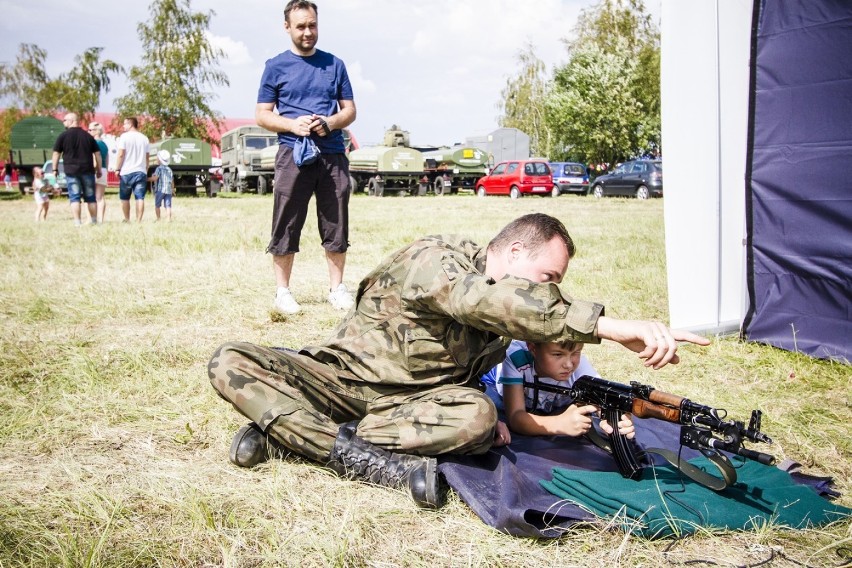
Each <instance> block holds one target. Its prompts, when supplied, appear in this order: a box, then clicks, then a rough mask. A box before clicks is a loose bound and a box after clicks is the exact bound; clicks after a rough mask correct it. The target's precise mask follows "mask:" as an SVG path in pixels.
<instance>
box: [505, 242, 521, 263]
mask: <svg viewBox="0 0 852 568" xmlns="http://www.w3.org/2000/svg"><path fill="white" fill-rule="evenodd" d="M523 251H524V243H522V242H521V241H515V242H513V243H512V244H510V245H509V246H508V247H506V260H508V261H509V262H510V263H511V262H514V261H516V260H518V258H520V256H521V253H522V252H523Z"/></svg>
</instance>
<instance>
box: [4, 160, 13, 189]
mask: <svg viewBox="0 0 852 568" xmlns="http://www.w3.org/2000/svg"><path fill="white" fill-rule="evenodd" d="M3 182H4V183H5V184H6V191H9V190H10V189H12V164H11V163H9V162H6V164H5V165H4V166H3Z"/></svg>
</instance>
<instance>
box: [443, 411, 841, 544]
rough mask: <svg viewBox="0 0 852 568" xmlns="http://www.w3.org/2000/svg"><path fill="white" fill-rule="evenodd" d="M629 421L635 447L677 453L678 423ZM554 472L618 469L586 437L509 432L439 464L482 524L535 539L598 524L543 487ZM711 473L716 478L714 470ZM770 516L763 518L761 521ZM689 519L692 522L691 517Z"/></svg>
mask: <svg viewBox="0 0 852 568" xmlns="http://www.w3.org/2000/svg"><path fill="white" fill-rule="evenodd" d="M633 421H634V424H635V425H636V443H637V445H638V447H639V448H667V449H669V450H672V451H675V452H677V451H678V450H679V449H680V444H679V440H680V427H679V426H677V425H676V424H671V423H668V422H663V421H661V420H652V419H648V420H644V419H641V418H635V417H634V419H633ZM761 446H763V445H762V444H754V445H752V449H755V450H760V451H765V452H769V453H771V452H772V448H771V446H763V447H761ZM681 456H682V458H683V459H688V460H692V459H695V458H697V457H700V454H699V453H698V452H697V451H695V450H691V449H689V448H683V449H682V454H681ZM648 459H651V457H648ZM652 459H653V463H655V464H657V465H665V464H666V462H665V461H664V460H663V459H662V458H660V457H659V456H653V457H652ZM735 459H739V458H735ZM643 465H644V464H643ZM554 468H560V469H562V470H576V471H578V472H579V471H589V472H615V471H616V470H617V468H616V465H615V460H614V459H613V458H612V456H610V455H609V454H607V453H606V452H604V451H603V450H601V449H600V448H598V447H597V446H595V445H593V444H592V443H590V442H589V441H587V440H586V439H584V438H570V437H567V436H521V435H518V434H512V443H511V444H510V445H509V446H507V447H502V448H492V449H491V450H489V451H488V453H486V454H485V455H481V456H452V455H446V456H441V457H440V465H439V471H440V472H441V474H442V475H443V476H444V478H445V479H446V480H447V483H448V484H449V486H450V487H452V488H453V490H454V491H456V492H457V493H458V494H459V496H460V497H461V499H462V500H463V501H464V502H465V503H467V505H468V506H469V507H470V508H471V509H472V510H473V512H474V513H476V515H477V516H479V518H480V519H482V521H483V522H484V523H485V524H487V525H488V526H491V527H494V528H495V529H497V530H500V531H502V532H505V533H508V534H511V535H514V536H523V537H535V538H541V537H544V538H556V537H559V536H561V535H563V534H564V533H565V530H566V529H568V528H570V527H574V526H576V525H578V524H579V523H583V522H591V521H596V520H598V518H597V516H596V515H595V514H594V513H593V512H592V511H591V510H589V509H587V508H584V507H582V506H581V505H579V504H578V503H576V502H574V501H571V500H566V499H562V498H560V497H558V496H556V495H554V494H552V493H550V492H549V491H547V490H546V489H545V488H544V487H543V486H542V483H541V482H542V481H545V480H550V479H551V478H552V477H553V472H554ZM711 473H713V474H714V475H718V472H716V471H712V472H711ZM783 475H785V476H786V475H787V474H783ZM792 476H793V480H794V481H795V482H796V483H801V484H805V485H808V486H810V487H811V488H812V489H813V490H814V491H815V492H816V493H815V494H820V495H826V496H837V495H838V493H836V492H834V491H833V490H832V489H831V479H830V478H815V477H810V476H807V475H802V474H799V473H793V474H792ZM685 482H687V483H691V482H689V480H685ZM630 483H634V482H630ZM637 487H639V486H638V485H637ZM600 494H601V495H603V496H607V495H611V493H610V492H608V491H607V488H606V487H601V488H600ZM820 501H821V500H820ZM821 507H825V508H827V509H832V505H830V504H829V503H828V501H824V504H822V505H820V506H819V507H816V508H815V513H814V515H813V516H812V518H817V514H818V512H819V511H817V510H816V509H819V510H820V511H821V510H822V509H821ZM770 516H771V515H770V514H767V516H766V517H765V518H769V517H770ZM687 520H689V521H692V519H691V518H690V519H687ZM756 526H759V523H756V524H755V527H756Z"/></svg>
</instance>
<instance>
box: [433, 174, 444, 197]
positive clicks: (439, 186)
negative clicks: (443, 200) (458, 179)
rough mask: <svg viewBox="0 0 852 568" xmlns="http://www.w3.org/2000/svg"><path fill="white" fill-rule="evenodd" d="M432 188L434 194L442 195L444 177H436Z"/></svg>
mask: <svg viewBox="0 0 852 568" xmlns="http://www.w3.org/2000/svg"><path fill="white" fill-rule="evenodd" d="M432 189H433V190H434V191H435V195H444V178H443V177H441V176H438V177H436V178H435V184H434V186H433V187H432Z"/></svg>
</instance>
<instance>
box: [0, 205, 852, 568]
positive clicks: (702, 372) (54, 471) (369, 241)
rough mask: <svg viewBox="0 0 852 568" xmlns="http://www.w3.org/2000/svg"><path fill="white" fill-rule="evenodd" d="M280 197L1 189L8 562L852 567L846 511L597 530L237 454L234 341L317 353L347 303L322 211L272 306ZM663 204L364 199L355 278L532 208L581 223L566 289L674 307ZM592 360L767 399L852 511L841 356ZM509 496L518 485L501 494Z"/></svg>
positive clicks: (692, 390) (663, 380)
mask: <svg viewBox="0 0 852 568" xmlns="http://www.w3.org/2000/svg"><path fill="white" fill-rule="evenodd" d="M271 203H272V201H271V198H270V196H264V197H258V196H240V197H234V196H230V195H222V196H221V197H220V198H218V199H205V198H197V199H193V198H178V199H177V200H176V204H175V220H174V221H173V222H172V223H166V222H159V223H154V222H153V218H154V216H153V203H152V202H151V200H150V199H149V200H148V204H147V205H148V210H147V211H146V214H145V220H144V221H143V222H142V223H141V224H136V223H130V224H122V223H119V219H120V213H119V207H118V201H117V200H116V199H115V196H114V195H112V194H111V195H110V196H109V203H108V207H107V223H106V224H104V225H101V226H84V227H82V228H75V227H74V226H73V224H72V222H71V217H70V212H69V208H68V204H67V201H66V200H64V199H60V200H56V201H54V203H52V205H51V211H50V215H49V218H48V221H47V222H44V223H36V222H34V220H33V217H34V205H33V203H32V199H31V198H29V197H27V198H23V199H21V198H19V196H17V195H15V194H2V195H0V212H2V221H0V258H2V266H3V269H2V275H0V325H2V330H3V331H2V334H0V568H11V567H19V566H20V567H22V566H32V567H36V566H67V567H79V566H139V567H146V566H167V567H171V566H181V567H184V566H186V567H189V566H193V567H201V566H229V567H255V566H372V567H390V566H424V567H426V566H428V567H430V568H431V567H436V566H592V565H598V566H658V565H676V566H680V565H690V566H692V565H717V566H740V565H742V566H757V565H758V564H760V565H763V566H766V565H771V566H821V567H834V566H841V565H848V564H849V562H850V561H852V553H850V550H852V524H851V523H850V522H849V521H848V520H847V521H845V522H839V523H836V524H834V525H831V526H828V527H822V528H818V529H811V530H807V531H788V530H784V529H781V528H778V527H775V526H772V525H770V526H765V527H761V528H760V529H759V530H757V531H754V532H747V533H716V534H709V533H707V534H700V535H697V536H693V537H690V538H686V539H683V540H679V541H647V540H643V539H640V538H635V537H628V536H625V535H624V534H622V533H620V532H617V531H614V530H610V529H607V528H606V527H605V526H604V525H603V524H601V525H600V526H586V527H581V528H576V529H573V530H571V531H570V532H568V533H566V534H565V536H564V537H562V538H559V539H555V540H547V541H536V540H530V539H519V538H513V537H510V536H506V535H504V534H501V533H499V532H497V531H495V530H492V529H490V528H489V527H487V526H486V525H484V524H483V523H482V522H481V521H480V520H479V519H478V518H477V517H476V516H475V515H474V514H473V513H472V512H471V511H470V509H468V508H467V506H466V505H465V504H464V503H463V502H461V501H460V500H459V499H458V497H457V496H456V495H455V494H452V493H451V494H450V496H449V500H448V503H447V505H446V506H445V507H444V508H442V509H441V510H439V511H423V510H419V509H417V507H416V506H415V505H414V504H413V503H412V502H411V501H410V500H409V499H408V498H406V497H405V496H404V495H402V494H401V493H397V492H393V491H390V490H386V489H382V488H376V487H370V486H366V485H363V484H358V483H354V482H351V481H345V480H340V479H338V478H337V477H335V476H334V475H333V474H331V473H330V472H328V471H327V470H325V469H323V468H320V467H317V466H314V465H312V464H310V463H307V462H305V461H301V460H298V459H287V460H283V461H273V462H269V463H267V464H263V465H261V466H258V467H257V468H254V469H252V470H243V469H238V468H236V467H234V466H232V465H231V464H230V463H229V462H228V459H227V450H228V446H229V444H230V441H231V437H232V436H233V434H234V432H235V431H236V429H237V428H239V427H240V426H241V425H242V424H244V422H245V420H244V419H243V418H241V417H240V416H239V415H238V414H237V413H236V412H235V411H234V410H233V409H232V408H231V407H230V406H229V405H228V404H226V403H225V402H223V401H222V400H221V399H219V398H218V397H217V396H216V394H215V393H214V391H213V389H212V388H211V387H210V386H209V383H208V380H207V373H206V363H207V360H208V359H209V357H210V355H211V353H212V352H213V350H214V349H215V348H216V347H217V346H218V345H219V344H221V343H222V342H224V341H227V340H247V341H252V342H256V343H260V344H267V345H278V346H288V347H299V346H302V345H304V344H307V343H311V342H316V341H319V340H321V339H323V338H325V336H326V335H327V334H328V333H329V332H330V330H331V329H332V328H333V326H334V325H335V324H336V322H337V321H338V319H339V317H340V313H338V312H335V311H334V310H332V309H331V307H330V306H328V305H327V304H326V302H325V295H326V287H327V273H326V267H325V260H324V257H323V255H322V252H321V249H320V246H319V242H318V237H317V235H316V226H315V221H314V219H312V216H313V214H311V215H309V219H308V226H307V227H306V229H305V232H304V236H303V240H302V252H301V253H300V254H299V255H298V257H297V259H296V264H295V269H294V278H293V282H292V288H293V291H294V293H295V295H296V297H297V298H298V299H299V301H300V302H301V303H302V306H303V312H302V313H301V314H299V315H297V316H291V317H288V318H281V317H275V318H273V317H271V314H270V311H269V308H270V306H271V303H272V299H273V295H274V285H273V279H272V270H271V259H270V257H269V256H268V255H266V254H264V250H265V247H266V243H267V239H268V234H269V220H270V216H271V213H270V210H271ZM662 206H663V204H662V201H661V200H653V201H647V202H640V201H635V200H620V199H607V200H603V201H597V200H595V199H594V198H592V197H576V196H563V197H560V198H558V199H542V198H524V199H521V200H519V201H517V202H514V201H511V200H509V199H507V198H496V197H494V198H487V199H484V200H480V199H477V198H475V197H473V196H447V197H441V198H438V197H431V196H430V197H420V198H408V197H406V198H396V197H390V198H383V199H376V198H369V197H366V196H356V197H355V198H353V200H352V204H351V218H352V230H351V243H352V248H351V249H350V254H349V258H348V266H347V270H346V281H347V283H348V284H349V285H350V287H354V286H355V285H356V284H357V281H358V279H359V278H360V277H361V276H363V275H364V274H365V273H366V272H367V271H368V270H369V269H371V268H372V267H373V266H374V265H375V264H376V263H377V262H378V261H379V260H380V259H381V258H382V257H383V256H384V255H386V254H387V253H389V252H390V251H392V250H393V249H395V248H397V247H398V246H400V245H403V244H405V243H407V242H409V241H410V240H412V239H414V238H416V237H418V236H421V235H424V234H430V233H438V232H455V233H465V234H468V235H471V236H472V237H474V238H475V239H476V240H477V241H478V242H480V243H482V244H485V243H487V241H488V239H489V238H490V237H491V236H493V234H495V233H496V231H497V230H498V229H499V228H500V227H502V226H503V225H504V224H505V223H506V222H508V221H509V220H511V219H513V218H515V217H516V216H518V215H520V214H523V213H527V212H533V211H544V212H547V213H550V214H553V215H556V216H558V217H560V218H561V219H563V220H564V221H565V222H566V225H567V226H568V227H569V230H570V232H571V234H572V236H573V237H574V239H575V241H576V243H577V245H578V254H577V257H576V258H575V260H574V261H572V263H571V266H570V268H569V271H568V276H567V277H566V279H565V281H564V283H563V288H564V289H565V290H566V292H568V293H569V294H570V295H573V296H576V297H580V298H586V299H594V300H598V301H600V302H602V303H604V304H605V305H606V306H607V314H608V315H611V316H615V317H622V318H638V317H641V318H647V319H650V318H654V319H662V320H664V321H665V320H667V319H668V317H667V299H666V276H665V255H664V250H663V241H664V228H663V221H662V217H663V215H662ZM586 352H587V354H588V355H589V357H590V358H591V360H592V361H593V363H594V364H595V366H596V367H597V369H598V371H600V372H601V373H602V375H603V376H604V377H606V378H609V379H611V380H617V381H620V382H627V381H629V380H638V381H641V382H645V383H650V384H653V385H655V386H658V387H660V388H662V389H664V390H668V391H670V392H675V393H678V394H681V395H684V396H687V397H689V398H691V399H693V400H697V401H701V402H703V403H705V404H712V405H713V406H718V407H723V408H728V409H729V410H730V411H731V412H732V413H734V414H735V415H737V416H741V417H746V416H747V413H748V412H749V411H750V410H751V409H752V408H761V409H762V410H763V411H764V421H763V430H764V431H766V432H767V433H768V434H769V435H771V436H772V437H773V438H774V440H775V444H774V445H773V446H772V449H771V451H772V452H773V453H774V454H775V455H776V456H777V457H778V458H779V460H780V459H782V458H785V457H786V458H793V459H795V460H796V461H799V462H801V463H802V464H804V465H805V468H806V471H808V472H809V473H813V474H818V475H830V476H833V477H834V479H835V481H836V488H837V489H838V490H839V491H841V492H842V493H843V497H842V498H841V499H840V501H839V502H840V503H841V504H843V505H846V506H852V472H850V469H851V468H850V464H852V441H850V426H849V425H850V423H852V373H850V368H849V367H848V366H844V365H841V364H838V363H831V362H826V361H819V360H814V359H811V358H809V357H807V356H804V355H800V354H796V353H789V352H786V351H780V350H776V349H772V348H769V347H766V346H762V345H756V344H748V343H742V342H739V341H737V340H736V339H733V338H719V339H715V340H714V342H713V344H712V345H711V346H710V347H708V348H705V349H699V348H692V347H684V348H683V349H682V351H681V353H682V357H683V362H682V363H681V364H680V365H678V366H668V367H666V368H665V369H662V370H660V371H656V372H654V371H648V370H645V369H644V368H643V367H641V366H640V365H639V364H638V363H637V360H636V358H635V356H634V355H632V354H630V353H628V352H627V351H626V350H624V349H622V348H621V347H618V346H613V345H600V346H589V347H588V348H587V349H586ZM495 490H499V488H495Z"/></svg>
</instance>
